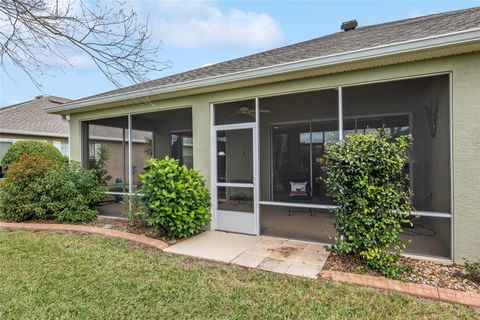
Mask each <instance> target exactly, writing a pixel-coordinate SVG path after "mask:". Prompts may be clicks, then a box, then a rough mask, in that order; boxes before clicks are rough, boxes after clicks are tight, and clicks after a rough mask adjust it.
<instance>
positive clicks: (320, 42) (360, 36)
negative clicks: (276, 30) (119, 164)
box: [77, 7, 480, 101]
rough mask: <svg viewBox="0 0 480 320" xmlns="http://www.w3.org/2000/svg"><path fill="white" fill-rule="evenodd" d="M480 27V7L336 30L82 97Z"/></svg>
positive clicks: (182, 80)
mask: <svg viewBox="0 0 480 320" xmlns="http://www.w3.org/2000/svg"><path fill="white" fill-rule="evenodd" d="M479 27H480V7H475V8H470V9H464V10H457V11H451V12H445V13H439V14H432V15H428V16H422V17H418V18H411V19H406V20H398V21H393V22H388V23H382V24H377V25H371V26H365V27H359V28H357V29H355V30H351V31H347V32H344V31H342V32H337V33H333V34H330V35H326V36H323V37H319V38H316V39H312V40H308V41H304V42H300V43H296V44H293V45H289V46H285V47H281V48H277V49H273V50H269V51H265V52H261V53H257V54H253V55H250V56H246V57H242V58H238V59H234V60H230V61H225V62H221V63H217V64H213V65H210V66H207V67H203V68H199V69H194V70H191V71H187V72H183V73H179V74H175V75H172V76H167V77H163V78H160V79H156V80H151V81H147V82H144V83H140V84H137V85H134V86H129V87H125V88H120V89H116V90H113V91H108V92H104V93H100V94H97V95H93V96H89V97H85V98H82V99H79V100H77V101H80V100H86V99H90V98H97V97H106V96H110V95H114V94H119V93H128V92H133V91H136V90H141V89H149V88H157V87H162V86H165V85H170V84H178V83H182V82H186V81H191V80H199V79H204V78H209V77H212V76H220V75H226V74H230V73H235V72H241V71H247V70H253V69H257V68H260V67H268V66H274V65H278V64H282V63H287V62H295V61H300V60H305V59H310V58H318V57H323V56H329V55H332V54H338V53H344V52H350V51H355V50H360V49H368V48H373V47H377V46H381V45H388V44H394V43H399V42H404V41H409V40H415V39H421V38H426V37H432V36H439V35H443V34H448V33H452V32H458V31H464V30H468V29H474V28H479Z"/></svg>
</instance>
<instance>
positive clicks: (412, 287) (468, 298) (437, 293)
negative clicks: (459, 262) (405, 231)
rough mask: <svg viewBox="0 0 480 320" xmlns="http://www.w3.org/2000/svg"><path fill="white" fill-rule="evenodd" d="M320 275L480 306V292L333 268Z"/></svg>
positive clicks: (383, 288) (326, 277)
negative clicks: (333, 269) (334, 269)
mask: <svg viewBox="0 0 480 320" xmlns="http://www.w3.org/2000/svg"><path fill="white" fill-rule="evenodd" d="M320 277H321V278H324V279H328V280H333V281H342V282H348V283H354V284H357V285H361V286H366V287H373V288H377V289H382V290H388V291H395V292H399V293H404V294H408V295H413V296H417V297H421V298H426V299H431V300H438V301H444V302H450V303H458V304H463V305H467V306H471V307H477V308H480V294H476V293H472V292H464V291H458V290H452V289H445V288H438V287H434V286H429V285H425V284H418V283H408V282H402V281H399V280H392V279H387V278H383V277H375V276H369V275H364V274H355V273H348V272H341V271H332V270H324V271H321V272H320Z"/></svg>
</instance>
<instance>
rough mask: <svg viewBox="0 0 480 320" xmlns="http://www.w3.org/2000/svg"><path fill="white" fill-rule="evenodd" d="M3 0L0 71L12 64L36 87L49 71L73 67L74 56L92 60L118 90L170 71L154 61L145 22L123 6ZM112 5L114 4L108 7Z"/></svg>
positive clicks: (154, 51) (154, 52) (0, 6)
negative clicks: (158, 73)
mask: <svg viewBox="0 0 480 320" xmlns="http://www.w3.org/2000/svg"><path fill="white" fill-rule="evenodd" d="M61 3H62V7H59V5H58V1H56V4H53V5H52V4H51V3H50V2H49V1H47V0H2V1H1V2H0V66H1V67H2V68H3V69H4V70H5V72H6V71H7V70H6V62H7V61H10V62H11V63H13V64H14V65H16V66H17V67H18V68H20V69H21V70H23V71H24V72H25V73H26V74H27V75H28V77H29V78H30V79H31V80H32V81H33V83H34V84H35V85H36V86H37V87H39V86H40V83H39V82H38V80H36V79H37V77H38V76H39V75H44V74H45V73H47V72H48V71H49V70H51V69H55V68H60V69H63V68H64V67H66V66H73V65H72V64H73V62H72V57H73V56H79V55H80V56H85V57H88V58H89V59H91V61H92V62H93V63H94V64H95V65H96V67H97V68H98V69H99V70H100V71H101V72H102V73H103V74H104V75H105V77H106V78H107V79H108V80H110V81H111V82H112V83H114V84H115V85H116V86H121V85H122V83H123V81H125V80H126V81H128V82H129V83H138V82H143V81H145V80H147V75H148V74H149V73H150V72H152V71H161V70H163V69H165V68H168V67H170V65H171V63H170V62H169V61H158V60H157V55H158V51H159V50H160V44H154V43H152V34H151V32H150V30H149V29H148V27H147V25H148V21H147V22H145V23H144V24H142V23H140V22H139V21H138V17H137V14H136V12H134V11H130V12H125V10H124V8H123V4H122V3H120V2H116V1H115V2H113V4H114V6H112V7H110V8H108V7H101V6H100V3H99V2H92V1H86V0H84V1H82V0H78V2H75V1H73V0H68V1H67V0H65V1H62V2H61ZM109 3H110V4H111V3H112V2H109Z"/></svg>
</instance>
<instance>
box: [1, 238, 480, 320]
mask: <svg viewBox="0 0 480 320" xmlns="http://www.w3.org/2000/svg"><path fill="white" fill-rule="evenodd" d="M479 316H480V313H479V311H478V310H473V309H470V308H467V307H462V306H457V305H449V304H443V303H436V302H430V301H423V300H420V299H416V298H413V297H408V296H404V295H400V294H395V293H384V292H380V291H376V290H374V289H368V288H361V287H357V286H353V285H346V284H340V283H331V282H324V281H319V280H308V279H302V278H295V277H290V276H283V275H278V274H273V273H268V272H261V271H256V270H248V269H243V268H240V267H234V266H230V265H221V264H215V263H209V262H204V261H200V260H196V259H191V258H185V257H180V256H171V255H167V254H162V253H160V252H154V251H148V250H143V249H142V248H139V247H137V246H135V245H132V244H130V243H128V242H125V241H123V240H119V239H110V238H104V237H100V236H89V235H73V234H59V233H47V232H27V231H3V232H0V319H54V318H55V319H70V318H71V319H192V318H195V319H212V318H213V319H225V318H229V319H253V318H256V319H267V318H268V319H289V318H298V319H310V318H314V319H359V318H360V319H382V320H384V319H474V318H475V319H477V318H478V317H479Z"/></svg>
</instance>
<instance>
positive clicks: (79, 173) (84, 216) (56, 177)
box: [34, 162, 106, 223]
mask: <svg viewBox="0 0 480 320" xmlns="http://www.w3.org/2000/svg"><path fill="white" fill-rule="evenodd" d="M105 191H106V190H105V187H104V186H102V185H101V184H100V183H99V181H98V179H97V176H96V174H95V172H94V171H92V170H85V169H83V168H82V167H80V165H79V164H78V163H75V162H71V163H69V164H62V165H60V166H59V167H58V169H56V170H49V171H48V172H47V173H46V175H45V176H44V178H43V179H42V180H41V181H40V182H39V183H38V184H36V185H35V188H34V192H35V193H37V194H39V195H41V196H40V200H39V201H38V203H37V204H36V205H35V206H36V207H37V208H38V211H39V212H38V214H37V217H39V218H40V217H42V216H43V215H44V217H45V218H47V219H53V220H55V221H57V222H62V223H64V222H67V223H68V222H70V223H76V222H82V221H91V220H93V219H94V218H96V217H97V215H98V211H97V209H96V205H97V204H99V203H100V202H101V201H102V200H103V198H104V197H105Z"/></svg>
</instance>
